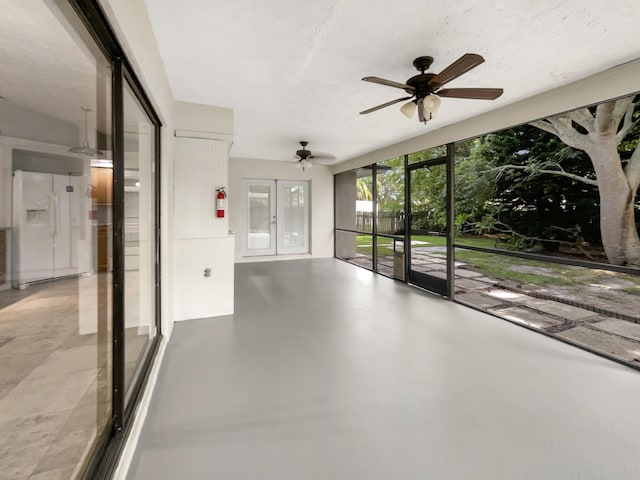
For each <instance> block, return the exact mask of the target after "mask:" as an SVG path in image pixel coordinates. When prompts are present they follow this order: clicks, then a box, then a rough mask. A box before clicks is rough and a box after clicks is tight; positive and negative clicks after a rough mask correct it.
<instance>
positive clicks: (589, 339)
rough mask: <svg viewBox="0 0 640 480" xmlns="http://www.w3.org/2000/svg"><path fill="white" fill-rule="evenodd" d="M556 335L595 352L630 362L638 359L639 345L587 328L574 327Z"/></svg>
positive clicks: (639, 353) (639, 354) (639, 355)
mask: <svg viewBox="0 0 640 480" xmlns="http://www.w3.org/2000/svg"><path fill="white" fill-rule="evenodd" d="M556 335H558V336H559V337H564V338H568V339H570V340H573V341H574V342H578V343H581V344H583V345H587V346H589V347H590V348H593V349H595V350H599V351H601V352H605V353H609V354H611V355H615V356H616V357H620V358H622V359H623V360H627V361H631V360H635V359H638V358H640V343H637V342H633V341H631V340H624V339H622V338H619V337H614V336H613V335H609V334H608V333H605V332H603V331H597V330H593V329H591V328H588V327H575V328H572V329H570V330H565V331H564V332H560V333H557V334H556Z"/></svg>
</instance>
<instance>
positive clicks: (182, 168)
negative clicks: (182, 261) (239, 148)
mask: <svg viewBox="0 0 640 480" xmlns="http://www.w3.org/2000/svg"><path fill="white" fill-rule="evenodd" d="M227 149H228V144H227V142H225V141H221V140H208V139H201V138H176V161H175V225H176V226H175V231H176V238H177V239H195V238H216V237H223V236H227V234H228V212H226V213H227V214H226V215H225V218H224V219H222V218H217V217H216V211H215V196H216V188H218V187H227V186H228V181H229V170H228V163H229V162H228V159H227Z"/></svg>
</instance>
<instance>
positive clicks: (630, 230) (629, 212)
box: [532, 96, 640, 266]
mask: <svg viewBox="0 0 640 480" xmlns="http://www.w3.org/2000/svg"><path fill="white" fill-rule="evenodd" d="M633 100H634V96H630V97H626V98H622V99H619V100H614V101H611V102H605V103H601V104H599V105H598V106H597V107H596V111H595V115H594V114H592V113H591V112H590V111H589V110H588V109H586V108H585V109H580V110H576V111H574V112H569V113H567V114H563V115H558V116H556V117H550V118H548V119H546V120H541V121H536V122H533V123H532V125H534V126H536V127H538V128H540V129H542V130H545V131H547V132H549V133H553V134H554V135H557V136H558V137H559V138H560V140H562V141H563V142H564V143H566V144H567V145H569V146H571V147H573V148H577V149H580V150H583V151H585V152H586V153H587V154H588V155H589V158H590V159H591V163H592V164H593V168H594V170H595V173H596V179H597V185H598V193H599V196H600V231H601V236H602V246H603V247H604V250H605V253H606V255H607V259H608V260H609V263H611V264H614V265H637V266H640V237H639V236H638V228H637V227H636V221H635V212H634V208H635V199H636V192H637V191H638V186H639V185H640V145H639V146H638V147H636V150H635V151H634V152H633V155H632V156H631V159H630V160H629V162H628V164H627V167H626V169H625V168H623V166H622V162H621V161H620V154H619V152H618V145H619V144H620V142H621V141H622V140H623V139H624V137H625V135H626V134H627V133H628V132H629V131H630V130H631V128H632V127H633V126H634V125H635V124H636V123H635V122H634V121H633V112H634V108H635V104H634V103H633ZM574 123H575V124H578V125H580V126H581V127H582V128H583V129H584V130H586V131H587V133H586V134H585V133H582V132H580V131H578V130H576V128H574ZM621 123H622V125H621V126H620V124H621ZM563 173H564V172H563ZM583 180H584V181H585V183H590V184H591V182H592V181H587V179H583Z"/></svg>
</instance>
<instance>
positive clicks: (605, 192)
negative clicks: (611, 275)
mask: <svg viewBox="0 0 640 480" xmlns="http://www.w3.org/2000/svg"><path fill="white" fill-rule="evenodd" d="M593 140H595V141H592V142H590V145H589V146H588V147H587V148H586V149H585V150H586V152H587V154H588V155H589V157H590V158H591V161H592V163H593V167H594V169H595V172H596V178H597V179H598V193H599V195H600V231H601V235H602V246H603V247H604V251H605V253H606V254H607V258H608V259H609V263H612V264H614V265H625V264H635V265H639V264H640V238H638V230H637V229H636V223H635V215H634V210H633V209H634V202H635V192H632V191H631V188H630V186H629V183H628V182H627V177H626V176H625V174H624V171H623V170H622V168H621V166H620V156H619V154H618V150H617V143H616V141H615V137H614V138H613V140H608V141H607V140H606V139H599V140H596V139H593Z"/></svg>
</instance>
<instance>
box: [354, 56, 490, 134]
mask: <svg viewBox="0 0 640 480" xmlns="http://www.w3.org/2000/svg"><path fill="white" fill-rule="evenodd" d="M483 62H484V58H482V57H481V56H480V55H478V54H475V53H465V54H464V55H463V56H462V57H460V58H459V59H458V60H456V61H455V62H453V63H452V64H451V65H449V66H448V67H447V68H445V69H444V70H443V71H442V72H440V73H438V74H434V73H425V71H426V70H428V69H429V67H430V66H431V64H432V63H433V57H429V56H424V57H418V58H416V59H415V60H414V61H413V66H414V67H416V68H417V69H418V71H420V73H419V74H418V75H414V76H413V77H411V78H410V79H408V80H407V81H406V82H405V83H400V82H394V81H392V80H386V79H384V78H380V77H364V78H363V79H362V80H364V81H365V82H371V83H377V84H379V85H385V86H387V87H393V88H400V89H402V90H404V91H405V92H407V93H408V94H409V95H411V96H409V97H403V98H398V99H396V100H391V101H390V102H387V103H383V104H382V105H378V106H376V107H373V108H369V109H367V110H364V111H362V112H360V114H361V115H365V114H367V113H371V112H375V111H376V110H380V109H381V108H385V107H388V106H391V105H394V104H396V103H399V102H403V101H405V100H410V101H409V102H407V103H406V104H404V105H403V106H402V107H400V111H401V112H402V113H403V114H404V115H405V116H406V117H408V118H411V117H413V115H414V113H415V111H416V110H418V119H419V120H420V122H422V123H427V121H428V120H431V119H432V118H433V117H434V116H435V115H436V113H437V112H438V108H439V107H440V102H441V100H440V97H450V98H467V99H478V100H495V99H496V98H498V97H499V96H500V95H502V93H503V90H502V89H501V88H448V89H442V90H441V88H442V86H444V85H445V84H446V83H448V82H450V81H452V80H454V79H456V78H458V77H459V76H461V75H463V74H465V73H467V72H468V71H469V70H471V69H473V68H475V67H477V66H478V65H480V64H481V63H483Z"/></svg>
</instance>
